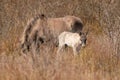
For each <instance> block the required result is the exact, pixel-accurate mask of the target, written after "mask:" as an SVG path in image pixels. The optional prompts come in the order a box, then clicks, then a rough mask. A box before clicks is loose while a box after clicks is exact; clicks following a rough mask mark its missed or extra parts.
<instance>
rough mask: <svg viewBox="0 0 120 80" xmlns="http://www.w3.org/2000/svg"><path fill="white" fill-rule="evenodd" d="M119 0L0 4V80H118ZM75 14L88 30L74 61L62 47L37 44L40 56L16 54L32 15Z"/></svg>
mask: <svg viewBox="0 0 120 80" xmlns="http://www.w3.org/2000/svg"><path fill="white" fill-rule="evenodd" d="M119 3H120V1H119V0H104V1H101V0H84V1H83V0H73V1H70V0H49V1H48V0H1V2H0V80H120V55H119V54H120V4H119ZM39 13H44V14H45V15H46V16H47V17H60V16H65V15H75V16H77V17H80V18H81V19H82V21H83V23H84V29H83V31H86V30H87V29H90V32H89V34H88V36H87V38H88V39H87V45H86V47H85V48H82V49H81V51H80V54H79V55H78V56H77V57H74V55H73V52H72V49H71V48H67V49H65V50H64V51H63V52H62V53H61V56H59V59H57V58H56V54H57V53H56V51H57V47H53V46H49V45H47V44H45V45H42V46H41V51H40V53H39V54H35V53H27V54H21V51H20V48H19V39H20V38H21V36H22V33H23V30H24V28H25V26H26V24H27V22H28V21H29V20H30V19H31V18H32V17H34V16H35V15H36V14H39Z"/></svg>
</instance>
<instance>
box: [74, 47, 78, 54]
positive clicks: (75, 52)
mask: <svg viewBox="0 0 120 80" xmlns="http://www.w3.org/2000/svg"><path fill="white" fill-rule="evenodd" d="M73 53H74V56H77V55H78V52H77V50H76V47H73Z"/></svg>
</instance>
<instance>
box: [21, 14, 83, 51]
mask: <svg viewBox="0 0 120 80" xmlns="http://www.w3.org/2000/svg"><path fill="white" fill-rule="evenodd" d="M82 28H83V23H82V21H81V19H80V18H78V17H75V16H64V17H60V18H47V17H46V16H45V15H44V14H39V15H37V16H35V17H34V18H33V19H31V20H30V21H29V22H28V24H27V26H26V28H25V29H24V32H23V35H22V39H21V44H22V46H21V47H22V51H23V52H24V51H26V50H27V51H29V50H30V48H34V50H37V49H38V48H39V46H40V44H42V43H44V42H47V41H53V42H54V43H56V41H57V38H58V36H59V34H60V33H62V32H63V31H70V32H78V33H79V32H81V31H82Z"/></svg>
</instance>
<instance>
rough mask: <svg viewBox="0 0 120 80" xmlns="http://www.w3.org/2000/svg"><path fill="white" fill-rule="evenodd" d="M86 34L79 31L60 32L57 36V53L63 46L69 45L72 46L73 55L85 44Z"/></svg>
mask: <svg viewBox="0 0 120 80" xmlns="http://www.w3.org/2000/svg"><path fill="white" fill-rule="evenodd" d="M86 35H87V34H84V33H81V32H80V33H72V32H67V31H64V32H62V33H61V34H60V35H59V37H58V40H59V48H58V51H57V53H59V52H60V51H61V49H63V47H65V45H67V46H69V47H72V48H73V53H74V55H77V54H78V52H79V51H80V48H81V47H84V46H85V45H86V40H87V38H86Z"/></svg>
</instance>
